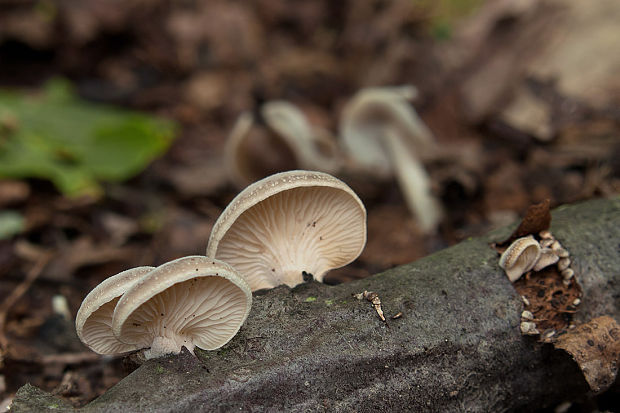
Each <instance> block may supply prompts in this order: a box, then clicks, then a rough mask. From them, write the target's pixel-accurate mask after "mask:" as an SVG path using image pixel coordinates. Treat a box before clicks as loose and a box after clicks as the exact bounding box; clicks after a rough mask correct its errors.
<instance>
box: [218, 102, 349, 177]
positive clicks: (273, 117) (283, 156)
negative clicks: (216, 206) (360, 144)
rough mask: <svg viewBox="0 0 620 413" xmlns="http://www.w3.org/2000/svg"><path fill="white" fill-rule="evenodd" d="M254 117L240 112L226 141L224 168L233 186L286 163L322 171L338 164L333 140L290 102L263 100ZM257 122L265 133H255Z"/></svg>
mask: <svg viewBox="0 0 620 413" xmlns="http://www.w3.org/2000/svg"><path fill="white" fill-rule="evenodd" d="M258 118H260V120H258V119H257V116H255V115H254V114H252V113H250V112H245V113H242V114H241V115H240V116H239V118H238V119H237V122H236V123H235V126H234V127H233V129H232V131H231V133H230V136H229V137H228V140H227V141H226V147H225V151H224V152H225V157H226V167H227V170H228V173H229V175H230V178H231V180H232V181H233V183H234V184H235V185H237V186H239V187H244V186H246V185H248V184H249V183H250V182H253V181H256V180H257V179H261V178H263V177H265V176H266V175H269V174H270V173H273V172H276V171H281V170H283V169H284V170H285V169H290V168H289V167H290V166H292V167H293V168H303V169H317V170H320V171H325V172H335V171H336V170H337V169H338V168H339V167H340V158H339V151H338V147H337V144H336V141H335V139H334V138H333V137H332V136H331V135H330V134H329V132H328V131H327V130H324V129H321V128H318V127H314V126H312V125H311V124H310V123H309V122H308V120H307V118H306V116H305V115H304V113H303V112H302V111H301V110H299V108H297V106H295V105H293V104H292V103H290V102H286V101H271V102H267V103H265V104H263V105H262V106H261V107H260V114H259V115H258ZM261 121H264V126H265V128H263V132H265V133H266V134H267V135H268V136H262V135H261V134H260V133H257V132H258V131H257V129H260V127H259V125H260V124H261Z"/></svg>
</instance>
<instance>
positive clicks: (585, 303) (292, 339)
mask: <svg viewBox="0 0 620 413" xmlns="http://www.w3.org/2000/svg"><path fill="white" fill-rule="evenodd" d="M511 229H512V228H505V229H503V230H500V231H496V232H494V233H492V234H490V235H489V236H487V237H483V238H477V239H473V240H468V241H466V242H463V243H461V244H458V245H456V246H454V247H452V248H448V249H446V250H444V251H440V252H438V253H436V254H433V255H431V256H429V257H426V258H424V259H421V260H419V261H417V262H415V263H412V264H409V265H404V266H401V267H397V268H395V269H393V270H390V271H387V272H385V273H382V274H378V275H376V276H373V277H370V278H367V279H364V280H359V281H356V282H351V283H347V284H341V285H338V286H335V287H330V286H327V285H323V284H319V283H315V282H313V283H309V284H303V285H301V286H299V287H297V288H295V289H293V290H290V289H288V288H287V287H283V286H282V287H279V288H276V289H273V290H271V291H269V292H266V293H259V294H257V295H256V297H255V300H254V305H253V308H252V312H251V314H250V316H249V318H248V320H247V322H246V324H245V325H244V327H243V328H242V330H241V331H240V333H239V335H237V336H236V337H235V338H234V339H233V340H232V341H231V342H230V343H229V344H228V345H227V346H225V348H223V349H221V350H219V351H214V352H199V356H200V358H201V361H202V363H201V362H198V361H197V360H196V359H195V358H193V357H192V356H191V355H190V354H189V353H187V352H184V353H182V354H181V355H180V356H176V357H168V358H164V359H160V360H151V361H149V362H147V363H145V364H144V365H143V366H141V367H140V368H139V369H138V370H136V371H135V372H134V373H132V374H130V375H129V376H128V377H126V378H125V379H124V380H122V381H121V382H120V383H119V384H118V385H117V386H115V387H113V388H112V389H110V390H109V391H108V392H107V393H106V394H104V395H103V396H101V397H100V398H98V399H97V400H95V401H93V402H92V403H90V404H89V405H87V406H86V407H85V408H83V409H82V410H83V411H85V412H99V411H106V412H115V411H119V412H120V411H144V412H150V411H158V412H160V411H175V412H190V411H192V412H193V411H197V410H203V411H213V410H217V411H229V410H231V411H232V410H239V409H240V410H241V411H267V410H269V411H305V410H308V411H360V412H365V411H368V412H371V411H372V412H377V411H406V410H409V411H515V410H532V409H534V408H541V407H546V406H553V405H556V404H558V403H560V402H563V401H566V400H574V399H576V398H580V397H583V396H585V395H586V394H587V392H588V385H587V383H586V381H585V379H584V377H583V376H582V374H581V372H580V370H579V368H578V366H577V364H576V363H575V362H574V361H573V360H571V357H570V356H569V355H568V354H567V353H565V352H564V351H561V350H554V349H553V348H552V347H551V346H550V345H548V344H542V343H538V342H536V340H535V339H532V338H530V337H523V336H522V335H521V333H520V331H519V326H520V317H521V313H522V311H523V304H522V301H521V297H520V296H519V295H518V294H517V293H516V291H515V290H514V288H513V286H512V284H511V283H510V282H509V281H508V280H507V279H506V276H505V275H504V273H503V271H502V270H501V269H500V268H499V266H498V259H499V256H498V254H497V253H496V252H495V251H494V250H492V249H491V248H490V247H489V243H490V242H491V241H498V240H501V239H505V238H506V236H508V235H509V234H510V230H511ZM551 230H552V231H553V234H554V235H555V236H556V237H557V239H559V240H560V241H561V242H562V245H564V246H565V247H566V248H568V249H569V250H570V251H571V258H572V259H573V264H572V268H574V271H575V276H576V277H578V278H579V281H580V283H581V284H582V287H583V296H582V298H581V301H582V302H581V305H580V308H579V312H577V313H576V314H575V316H574V319H575V322H576V323H581V322H585V321H588V320H589V319H592V318H594V317H597V316H601V315H610V316H612V317H614V318H615V319H616V320H618V319H620V303H619V302H618V299H617V297H618V288H620V287H619V285H620V273H619V272H618V271H617V268H620V254H619V253H618V248H619V245H618V242H619V240H620V198H618V197H616V198H614V199H611V200H596V201H589V202H585V203H582V204H578V205H574V206H569V207H562V208H559V209H558V210H556V211H554V213H553V221H552V224H551ZM364 290H368V291H375V292H376V293H377V294H379V295H380V296H381V302H382V306H383V309H384V311H386V312H387V313H388V314H395V313H397V312H402V314H403V316H402V317H401V318H398V319H395V320H390V328H387V327H386V325H385V324H384V323H383V322H381V320H379V319H378V318H377V314H376V312H375V311H374V309H373V308H372V307H370V306H368V303H367V302H363V301H358V300H357V299H355V298H354V297H352V296H351V294H352V293H356V292H359V291H364ZM309 297H313V298H314V299H311V300H308V298H309ZM617 383H618V381H616V388H617ZM612 391H617V390H613V388H612ZM51 405H55V406H56V407H58V406H62V402H61V401H60V400H59V399H56V398H53V397H52V396H51V395H47V394H43V393H41V391H40V390H38V389H36V388H34V387H32V386H24V387H23V388H22V389H21V390H20V391H19V392H18V393H17V395H16V398H15V402H14V404H13V407H12V410H11V411H12V412H24V411H45V409H46V408H48V409H49V407H48V406H51ZM55 411H57V410H55Z"/></svg>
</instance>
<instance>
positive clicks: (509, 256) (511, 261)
mask: <svg viewBox="0 0 620 413" xmlns="http://www.w3.org/2000/svg"><path fill="white" fill-rule="evenodd" d="M540 251H541V249H540V244H539V243H538V241H536V240H535V239H534V237H533V236H531V235H528V236H527V237H523V238H518V239H516V240H515V241H514V242H513V243H512V244H510V246H509V247H508V249H507V250H506V251H504V253H503V254H502V255H501V257H500V259H499V266H500V267H502V268H503V269H504V271H506V275H507V276H508V279H509V280H510V281H511V282H515V281H517V280H518V279H519V277H521V276H522V275H523V274H525V273H526V272H528V271H530V270H531V269H532V268H534V265H536V262H537V261H538V259H539V258H540V254H541V252H540Z"/></svg>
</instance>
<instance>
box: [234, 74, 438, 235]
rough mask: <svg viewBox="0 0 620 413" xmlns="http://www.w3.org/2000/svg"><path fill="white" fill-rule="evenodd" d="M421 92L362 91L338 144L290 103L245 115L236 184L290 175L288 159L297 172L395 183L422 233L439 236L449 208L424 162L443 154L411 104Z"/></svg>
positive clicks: (237, 129)
mask: <svg viewBox="0 0 620 413" xmlns="http://www.w3.org/2000/svg"><path fill="white" fill-rule="evenodd" d="M417 93H418V92H417V89H416V88H415V87H413V86H411V85H404V86H392V87H372V88H366V89H362V90H360V91H359V92H358V93H357V94H355V95H354V96H353V97H352V98H351V99H350V100H349V101H348V102H347V103H346V105H345V106H344V108H343V111H342V119H341V120H340V124H339V135H340V136H339V137H338V139H337V140H336V139H335V138H334V137H332V134H331V133H330V132H329V131H328V130H326V129H323V128H319V127H316V126H313V125H311V123H310V122H309V120H308V119H307V117H306V116H305V114H304V113H303V112H302V111H301V110H300V109H299V108H297V107H296V106H295V105H293V104H291V103H289V102H285V101H270V102H266V103H264V104H263V105H261V107H259V108H258V113H252V112H250V111H247V112H244V113H242V114H241V115H240V116H239V118H238V119H237V122H236V123H235V125H234V127H233V129H232V131H231V133H230V135H229V137H228V140H227V142H226V148H225V154H226V157H225V158H226V166H227V170H228V174H229V176H230V179H231V181H232V182H233V183H234V184H236V185H237V186H239V187H243V186H245V185H247V184H248V183H250V182H253V181H255V180H257V179H259V178H260V177H262V176H265V175H266V173H269V171H273V170H274V169H275V170H282V169H281V168H282V167H283V163H285V161H286V162H288V163H289V165H290V164H291V163H292V164H293V165H294V168H301V169H314V170H319V171H323V172H327V173H338V172H342V171H345V172H354V173H356V174H359V173H364V174H368V175H373V176H376V177H380V178H382V179H390V178H392V177H394V178H395V179H396V180H397V182H398V184H399V186H400V188H401V191H402V193H403V198H404V200H405V203H406V204H407V207H408V208H409V210H410V211H411V213H412V214H413V215H414V216H415V217H416V219H417V221H418V222H419V225H420V229H421V230H422V231H424V232H427V233H429V232H433V231H435V230H436V229H437V226H438V225H439V222H440V221H441V218H442V216H443V208H442V206H441V203H440V201H439V199H437V197H436V196H434V194H433V191H432V189H431V180H430V177H429V175H428V174H427V172H426V170H425V168H424V165H423V162H422V160H423V159H425V158H428V157H429V156H431V155H432V154H433V153H434V152H435V150H436V147H435V145H436V143H435V138H434V136H433V134H432V132H431V131H430V130H429V128H428V127H427V126H426V125H425V124H424V122H423V121H422V119H420V117H419V116H418V114H417V113H416V111H415V110H414V108H413V106H412V105H411V104H410V101H411V100H412V99H414V98H415V97H416V96H417ZM259 131H262V132H267V135H268V137H266V136H264V135H265V133H262V134H261V133H259ZM283 154H288V156H286V155H283ZM282 158H284V159H282ZM286 169H288V168H286Z"/></svg>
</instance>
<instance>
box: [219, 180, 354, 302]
mask: <svg viewBox="0 0 620 413" xmlns="http://www.w3.org/2000/svg"><path fill="white" fill-rule="evenodd" d="M365 244H366V208H364V204H363V203H362V201H361V200H360V199H359V198H358V197H357V195H356V194H355V192H353V190H352V189H351V188H349V187H348V186H347V185H346V184H345V183H344V182H342V181H340V180H339V179H337V178H334V177H333V176H331V175H328V174H326V173H321V172H314V171H289V172H282V173H278V174H275V175H271V176H269V177H267V178H265V179H263V180H260V181H258V182H255V183H254V184H252V185H250V186H249V187H247V188H246V189H245V190H243V191H242V192H241V193H239V195H237V197H236V198H235V199H233V201H232V202H231V203H230V205H228V207H227V208H226V209H225V210H224V212H222V215H221V216H220V217H219V218H218V220H217V221H216V223H215V225H214V227H213V231H212V232H211V237H210V238H209V244H208V246H207V256H210V257H216V258H218V259H221V260H224V261H226V262H228V263H229V264H231V265H232V266H233V267H235V269H237V270H238V271H239V272H240V273H241V275H242V276H243V277H244V278H245V279H246V280H247V282H248V284H249V285H250V287H251V288H252V290H253V291H255V290H258V289H261V288H273V287H275V286H277V285H280V284H286V285H288V286H289V287H293V286H295V285H297V284H299V283H301V282H302V281H303V276H302V272H306V273H309V274H313V275H314V278H315V279H316V280H318V281H322V280H323V277H324V276H325V273H327V272H328V271H329V270H331V269H334V268H338V267H342V266H344V265H346V264H348V263H350V262H351V261H353V260H354V259H355V258H357V257H358V256H359V254H360V253H361V252H362V249H363V248H364V245H365Z"/></svg>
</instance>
